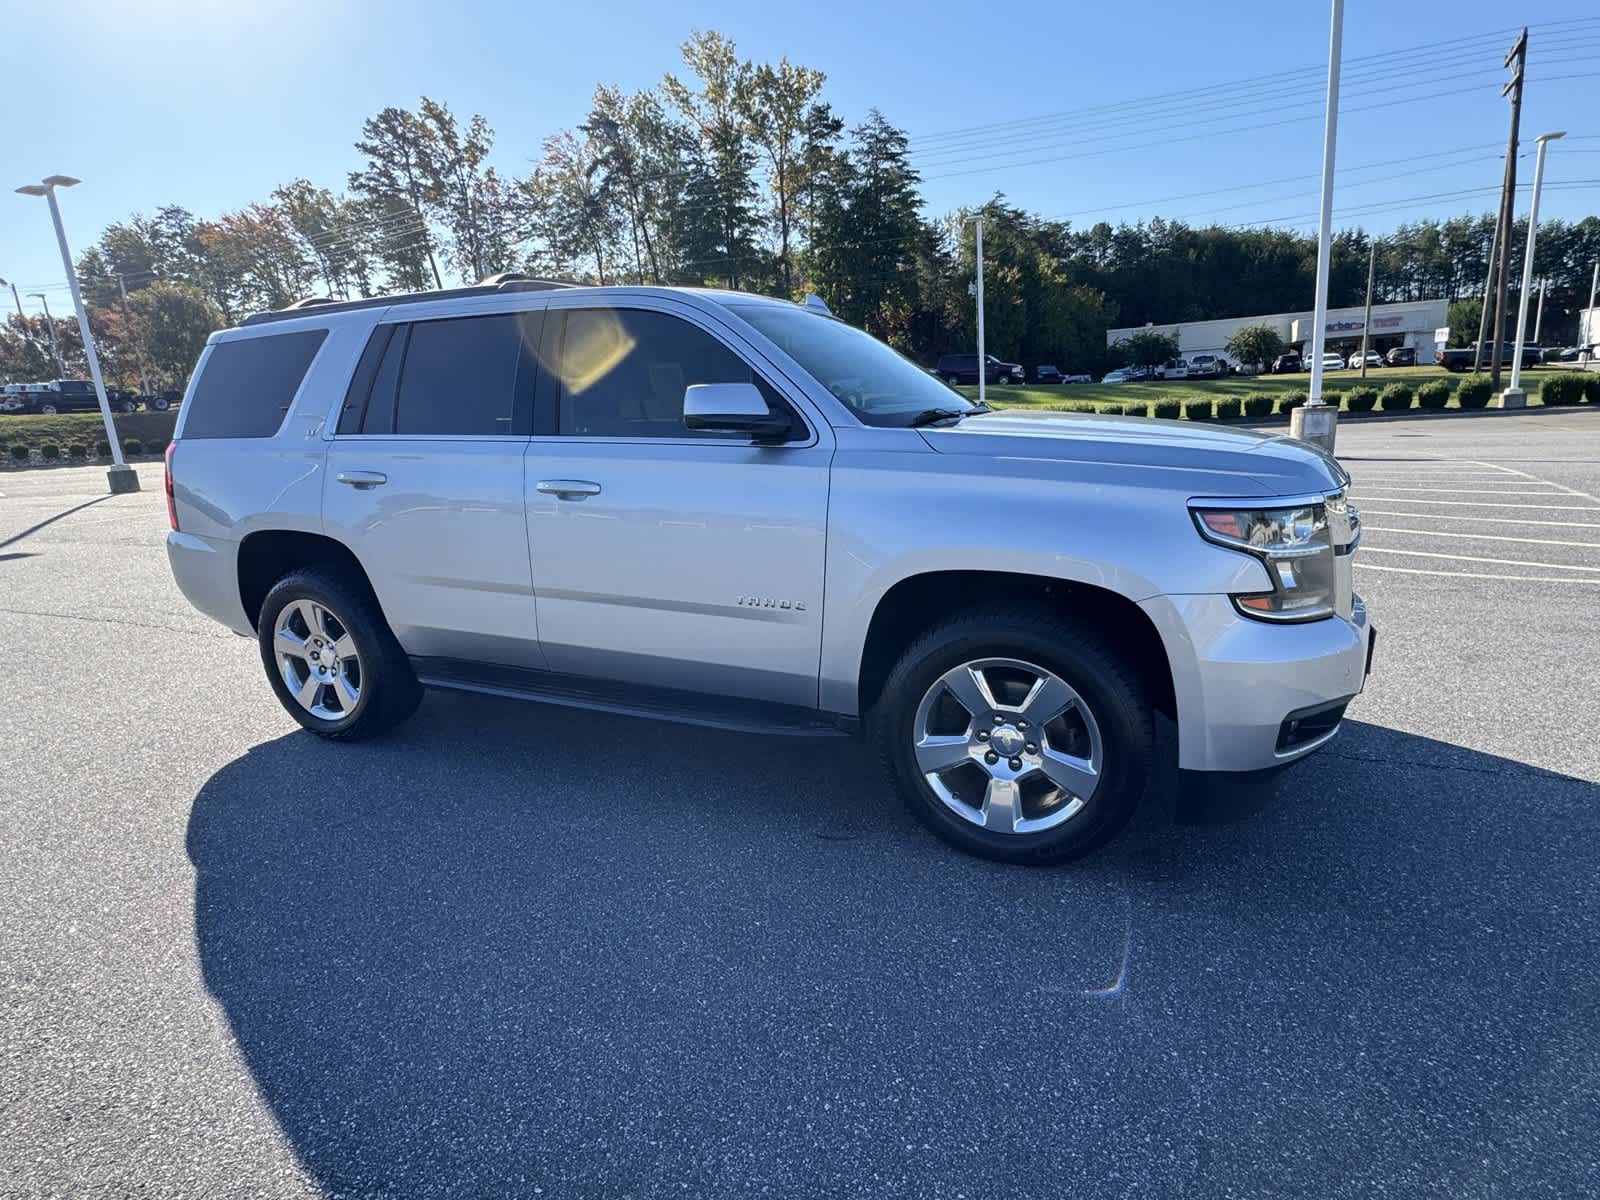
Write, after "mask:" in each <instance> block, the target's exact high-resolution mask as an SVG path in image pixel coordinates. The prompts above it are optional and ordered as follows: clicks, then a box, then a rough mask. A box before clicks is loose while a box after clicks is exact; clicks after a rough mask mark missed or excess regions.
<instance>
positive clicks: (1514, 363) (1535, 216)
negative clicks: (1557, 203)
mask: <svg viewBox="0 0 1600 1200" xmlns="http://www.w3.org/2000/svg"><path fill="white" fill-rule="evenodd" d="M1566 136H1567V131H1566V130H1565V129H1563V130H1560V131H1559V132H1557V133H1541V134H1540V135H1539V136H1538V137H1537V138H1535V139H1534V140H1535V141H1536V142H1537V143H1538V145H1539V153H1538V154H1537V155H1536V156H1535V157H1534V160H1533V199H1531V200H1530V201H1528V248H1527V249H1526V250H1524V251H1523V252H1522V294H1521V295H1520V296H1519V297H1517V340H1516V341H1514V342H1513V343H1511V386H1510V387H1508V388H1506V390H1505V391H1503V392H1501V393H1500V396H1499V399H1498V404H1499V406H1500V407H1501V408H1521V407H1522V406H1523V405H1525V404H1527V402H1528V393H1527V392H1525V391H1523V390H1522V338H1523V335H1524V334H1526V333H1527V331H1528V292H1529V291H1530V290H1532V288H1533V240H1534V236H1535V235H1536V234H1537V233H1538V231H1539V188H1540V186H1541V185H1542V184H1543V183H1544V151H1545V147H1546V146H1548V145H1549V144H1550V143H1551V142H1554V141H1556V140H1558V139H1560V138H1564V137H1566Z"/></svg>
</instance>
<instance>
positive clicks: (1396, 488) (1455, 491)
mask: <svg viewBox="0 0 1600 1200" xmlns="http://www.w3.org/2000/svg"><path fill="white" fill-rule="evenodd" d="M1373 486H1374V487H1376V488H1380V489H1382V490H1383V491H1386V492H1441V493H1443V494H1444V495H1446V496H1560V495H1562V494H1563V493H1561V492H1558V491H1544V492H1535V491H1532V490H1531V489H1529V488H1517V489H1515V490H1512V489H1508V488H1436V487H1408V486H1406V485H1405V484H1403V483H1377V484H1373Z"/></svg>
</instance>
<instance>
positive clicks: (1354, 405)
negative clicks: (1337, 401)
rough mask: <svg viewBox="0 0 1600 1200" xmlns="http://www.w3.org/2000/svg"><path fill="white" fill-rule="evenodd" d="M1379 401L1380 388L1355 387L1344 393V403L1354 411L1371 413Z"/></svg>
mask: <svg viewBox="0 0 1600 1200" xmlns="http://www.w3.org/2000/svg"><path fill="white" fill-rule="evenodd" d="M1377 403H1378V389H1377V388H1371V387H1353V388H1351V389H1350V390H1349V391H1348V392H1346V393H1345V394H1344V404H1345V407H1346V408H1347V409H1349V410H1350V411H1351V412H1352V413H1369V412H1371V411H1372V408H1373V405H1375V404H1377Z"/></svg>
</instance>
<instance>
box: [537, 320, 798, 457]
mask: <svg viewBox="0 0 1600 1200" xmlns="http://www.w3.org/2000/svg"><path fill="white" fill-rule="evenodd" d="M557 374H558V375H559V377H560V380H561V406H560V409H561V411H560V417H559V425H558V431H559V432H560V433H563V434H569V435H574V436H579V437H727V436H729V435H727V434H721V433H713V432H710V431H695V430H690V429H687V428H685V427H684V424H683V392H684V389H685V388H687V387H688V386H689V385H690V384H694V383H753V384H755V385H756V386H757V387H759V388H760V389H761V392H762V395H764V396H765V397H766V398H767V403H768V405H770V406H772V407H773V408H774V409H775V410H777V411H780V412H781V411H785V410H786V409H787V407H788V406H787V405H786V404H785V403H784V402H783V400H782V399H781V398H780V397H779V395H778V393H777V392H776V391H774V390H773V389H772V387H771V386H770V385H769V384H768V383H767V382H766V381H765V380H763V379H762V378H761V377H760V376H759V375H757V374H756V373H755V371H754V370H752V369H751V367H750V365H749V364H748V363H746V362H745V361H744V360H743V359H742V358H740V357H739V356H738V355H737V354H735V353H734V352H733V351H732V350H730V349H728V348H727V347H726V346H724V345H723V344H722V343H721V342H719V341H717V340H716V338H714V337H712V336H711V335H710V334H708V333H706V332H705V331H704V330H702V329H699V328H697V327H696V326H694V325H691V324H689V322H687V321H684V320H682V319H681V318H678V317H674V316H670V315H668V314H667V313H658V312H646V311H644V310H641V309H627V308H583V309H573V310H570V311H569V312H568V313H567V314H566V332H565V334H564V336H563V337H562V340H561V354H560V359H559V362H558V368H557ZM733 436H735V437H737V436H738V435H733Z"/></svg>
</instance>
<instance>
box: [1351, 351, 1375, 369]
mask: <svg viewBox="0 0 1600 1200" xmlns="http://www.w3.org/2000/svg"><path fill="white" fill-rule="evenodd" d="M1349 362H1350V369H1351V370H1352V371H1359V370H1360V369H1361V351H1359V350H1357V351H1356V352H1355V353H1354V354H1352V355H1351V356H1350V359H1349ZM1367 366H1369V367H1381V366H1383V355H1381V354H1379V353H1378V352H1377V351H1376V350H1368V351H1367Z"/></svg>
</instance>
